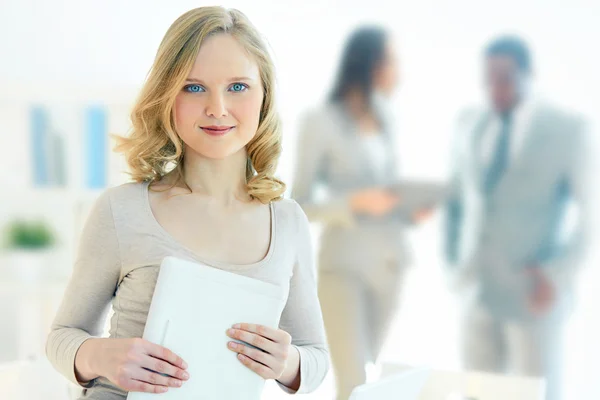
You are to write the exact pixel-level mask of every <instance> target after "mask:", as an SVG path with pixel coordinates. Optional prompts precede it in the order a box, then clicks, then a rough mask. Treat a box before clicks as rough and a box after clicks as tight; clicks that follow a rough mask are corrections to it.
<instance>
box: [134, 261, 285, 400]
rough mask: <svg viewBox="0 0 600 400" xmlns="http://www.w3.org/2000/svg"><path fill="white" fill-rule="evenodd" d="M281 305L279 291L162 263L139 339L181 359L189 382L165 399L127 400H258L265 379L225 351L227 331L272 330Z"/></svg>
mask: <svg viewBox="0 0 600 400" xmlns="http://www.w3.org/2000/svg"><path fill="white" fill-rule="evenodd" d="M285 303H286V298H285V296H284V293H283V289H282V288H280V287H279V286H276V285H273V284H270V283H266V282H263V281H260V280H257V279H252V278H248V277H246V276H242V275H238V274H234V273H231V272H227V271H223V270H220V269H217V268H213V267H210V266H207V265H202V264H198V263H195V262H191V261H186V260H181V259H177V258H174V257H166V258H165V259H164V261H163V262H162V264H161V269H160V272H159V275H158V281H157V283H156V288H155V290H154V295H153V297H152V303H151V305H150V310H149V313H148V319H147V322H146V327H145V329H144V336H143V337H144V339H146V340H148V341H150V342H153V343H156V344H159V345H162V346H164V347H166V348H168V349H170V350H172V351H173V352H174V353H175V354H177V355H179V356H181V357H182V358H183V359H184V360H185V361H186V362H187V364H188V369H187V371H188V372H189V374H190V379H189V380H188V381H185V382H184V384H183V385H182V386H181V387H180V388H169V391H168V392H167V393H162V394H150V393H141V392H131V393H129V395H128V397H127V398H128V400H152V399H158V398H160V399H161V400H162V399H164V400H167V399H168V400H183V399H186V400H187V399H202V400H234V399H235V400H259V399H260V397H261V394H262V391H263V387H264V379H263V378H261V377H260V376H259V375H257V374H256V373H254V372H253V371H251V370H249V369H248V368H247V367H246V366H244V365H243V364H242V363H241V362H240V361H239V360H238V358H237V356H236V353H234V352H232V351H231V350H229V349H228V348H227V343H228V342H229V341H231V338H229V337H228V336H227V334H226V331H227V329H229V328H231V327H232V326H233V325H234V324H236V323H244V322H247V323H253V324H260V325H265V326H269V327H272V328H277V327H278V326H279V319H280V317H281V313H282V312H283V308H284V306H285Z"/></svg>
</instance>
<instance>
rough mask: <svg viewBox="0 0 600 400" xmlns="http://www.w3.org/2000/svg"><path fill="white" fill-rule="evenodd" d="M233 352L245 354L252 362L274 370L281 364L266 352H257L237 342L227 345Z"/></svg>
mask: <svg viewBox="0 0 600 400" xmlns="http://www.w3.org/2000/svg"><path fill="white" fill-rule="evenodd" d="M227 346H228V347H229V349H230V350H231V351H234V352H236V353H238V354H243V355H245V356H247V357H249V358H251V359H252V360H254V361H256V362H259V363H261V364H263V365H265V366H267V367H269V368H271V369H273V370H275V369H276V368H277V366H278V365H279V364H280V363H281V362H280V361H278V360H277V359H276V358H275V357H273V356H272V355H271V354H269V353H265V352H264V351H260V350H256V349H253V348H251V347H248V346H244V345H243V344H239V343H236V342H229V343H228V344H227Z"/></svg>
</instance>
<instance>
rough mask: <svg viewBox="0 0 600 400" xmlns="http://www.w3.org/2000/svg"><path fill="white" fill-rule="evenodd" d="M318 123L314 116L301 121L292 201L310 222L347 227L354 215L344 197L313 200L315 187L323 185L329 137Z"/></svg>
mask: <svg viewBox="0 0 600 400" xmlns="http://www.w3.org/2000/svg"><path fill="white" fill-rule="evenodd" d="M320 120H321V118H319V115H318V114H314V113H309V114H307V115H306V116H304V118H303V119H302V122H301V126H300V131H299V135H298V145H297V148H298V153H297V159H296V168H295V174H294V185H293V191H292V198H293V199H294V200H296V201H297V202H298V203H299V204H300V205H301V206H302V208H303V209H304V212H306V215H307V216H308V218H309V219H310V220H311V221H315V222H323V223H325V224H331V225H341V226H349V225H352V224H353V221H354V214H353V212H352V209H351V208H350V200H349V198H348V197H347V196H345V195H336V194H335V193H327V197H326V198H325V199H317V198H316V197H317V196H316V192H317V188H318V187H319V185H326V184H327V182H325V181H324V177H323V172H324V171H323V167H324V165H325V163H326V161H327V150H328V146H330V141H329V135H327V132H326V131H325V130H326V129H328V128H327V124H326V121H320Z"/></svg>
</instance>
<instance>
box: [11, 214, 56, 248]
mask: <svg viewBox="0 0 600 400" xmlns="http://www.w3.org/2000/svg"><path fill="white" fill-rule="evenodd" d="M54 243H55V238H54V233H53V232H52V230H51V229H50V227H49V226H48V225H47V224H46V223H44V222H42V221H32V222H28V221H22V220H17V221H13V222H12V223H10V224H9V225H8V227H7V229H6V246H7V247H8V248H10V249H27V250H31V249H44V248H47V247H50V246H52V245H53V244H54Z"/></svg>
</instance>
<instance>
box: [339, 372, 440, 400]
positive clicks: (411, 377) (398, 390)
mask: <svg viewBox="0 0 600 400" xmlns="http://www.w3.org/2000/svg"><path fill="white" fill-rule="evenodd" d="M429 375H430V371H429V370H428V369H413V370H410V371H407V372H402V373H399V374H396V375H393V376H390V377H387V378H384V379H382V380H380V381H377V382H373V383H367V384H365V385H361V386H358V387H356V388H355V389H354V390H353V391H352V394H351V395H350V400H418V398H419V395H420V394H421V391H422V390H423V387H424V386H425V383H426V382H427V379H428V378H429Z"/></svg>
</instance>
